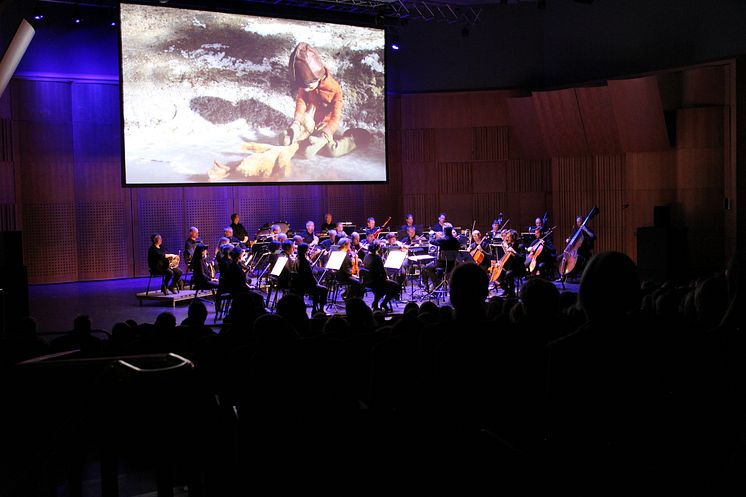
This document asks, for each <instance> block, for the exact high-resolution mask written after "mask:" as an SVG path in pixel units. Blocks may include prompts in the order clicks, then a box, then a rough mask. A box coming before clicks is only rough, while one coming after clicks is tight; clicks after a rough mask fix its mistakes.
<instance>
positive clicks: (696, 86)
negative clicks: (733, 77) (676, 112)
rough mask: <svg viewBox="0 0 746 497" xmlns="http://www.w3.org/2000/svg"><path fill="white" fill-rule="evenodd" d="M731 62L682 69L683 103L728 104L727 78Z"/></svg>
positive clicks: (698, 104)
mask: <svg viewBox="0 0 746 497" xmlns="http://www.w3.org/2000/svg"><path fill="white" fill-rule="evenodd" d="M730 66H731V63H716V64H712V65H706V66H700V67H694V68H691V69H687V70H685V71H682V105H683V106H684V107H696V106H700V105H716V106H721V105H728V101H727V98H726V97H727V92H726V88H727V78H728V77H729V72H730Z"/></svg>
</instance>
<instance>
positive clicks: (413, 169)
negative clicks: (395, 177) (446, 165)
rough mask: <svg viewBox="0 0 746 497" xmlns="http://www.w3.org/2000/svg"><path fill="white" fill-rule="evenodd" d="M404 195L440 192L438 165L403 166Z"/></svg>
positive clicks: (411, 164) (412, 164) (413, 164)
mask: <svg viewBox="0 0 746 497" xmlns="http://www.w3.org/2000/svg"><path fill="white" fill-rule="evenodd" d="M402 175H403V184H402V193H404V194H408V193H429V194H431V195H432V194H436V193H437V192H438V167H437V165H436V164H422V163H420V164H415V163H410V164H402Z"/></svg>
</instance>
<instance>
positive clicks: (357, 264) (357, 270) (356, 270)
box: [350, 218, 391, 276]
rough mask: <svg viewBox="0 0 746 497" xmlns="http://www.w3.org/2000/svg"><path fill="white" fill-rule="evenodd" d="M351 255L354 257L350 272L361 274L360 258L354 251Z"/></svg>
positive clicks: (354, 274) (353, 274) (356, 274)
mask: <svg viewBox="0 0 746 497" xmlns="http://www.w3.org/2000/svg"><path fill="white" fill-rule="evenodd" d="M389 219H391V218H389ZM350 257H351V258H352V270H351V271H350V274H351V275H352V276H360V258H359V257H358V256H357V253H355V252H354V251H353V253H352V255H351V256H350Z"/></svg>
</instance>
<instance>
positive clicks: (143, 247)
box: [132, 188, 186, 276]
mask: <svg viewBox="0 0 746 497" xmlns="http://www.w3.org/2000/svg"><path fill="white" fill-rule="evenodd" d="M183 201H184V196H183V188H136V189H133V190H132V211H133V212H132V214H133V228H134V229H133V237H134V240H133V246H134V256H133V259H134V270H135V275H136V276H147V274H148V248H149V247H150V245H151V241H150V237H151V235H153V234H154V233H159V234H160V235H161V236H162V237H163V245H162V246H163V248H164V249H165V250H166V252H168V253H173V254H176V253H178V252H179V250H181V249H182V248H183V243H184V240H185V239H186V236H185V233H184V229H183V226H184V225H185V224H186V223H185V221H184V216H183V209H182V206H183Z"/></svg>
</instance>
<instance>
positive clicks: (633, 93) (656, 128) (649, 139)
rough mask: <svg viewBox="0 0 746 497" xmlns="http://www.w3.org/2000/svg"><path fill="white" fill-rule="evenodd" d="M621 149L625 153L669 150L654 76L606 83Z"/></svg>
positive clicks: (661, 106)
mask: <svg viewBox="0 0 746 497" xmlns="http://www.w3.org/2000/svg"><path fill="white" fill-rule="evenodd" d="M608 84H609V91H610V93H611V102H612V106H613V108H614V119H615V120H616V125H617V129H618V130H619V137H620V141H621V144H622V149H623V150H624V151H625V152H647V151H652V150H665V149H667V148H668V147H669V143H668V134H667V131H666V122H665V119H664V116H663V105H662V103H661V97H660V92H659V89H658V82H657V80H656V78H655V76H646V77H643V78H634V79H620V80H610V81H609V83H608Z"/></svg>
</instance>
